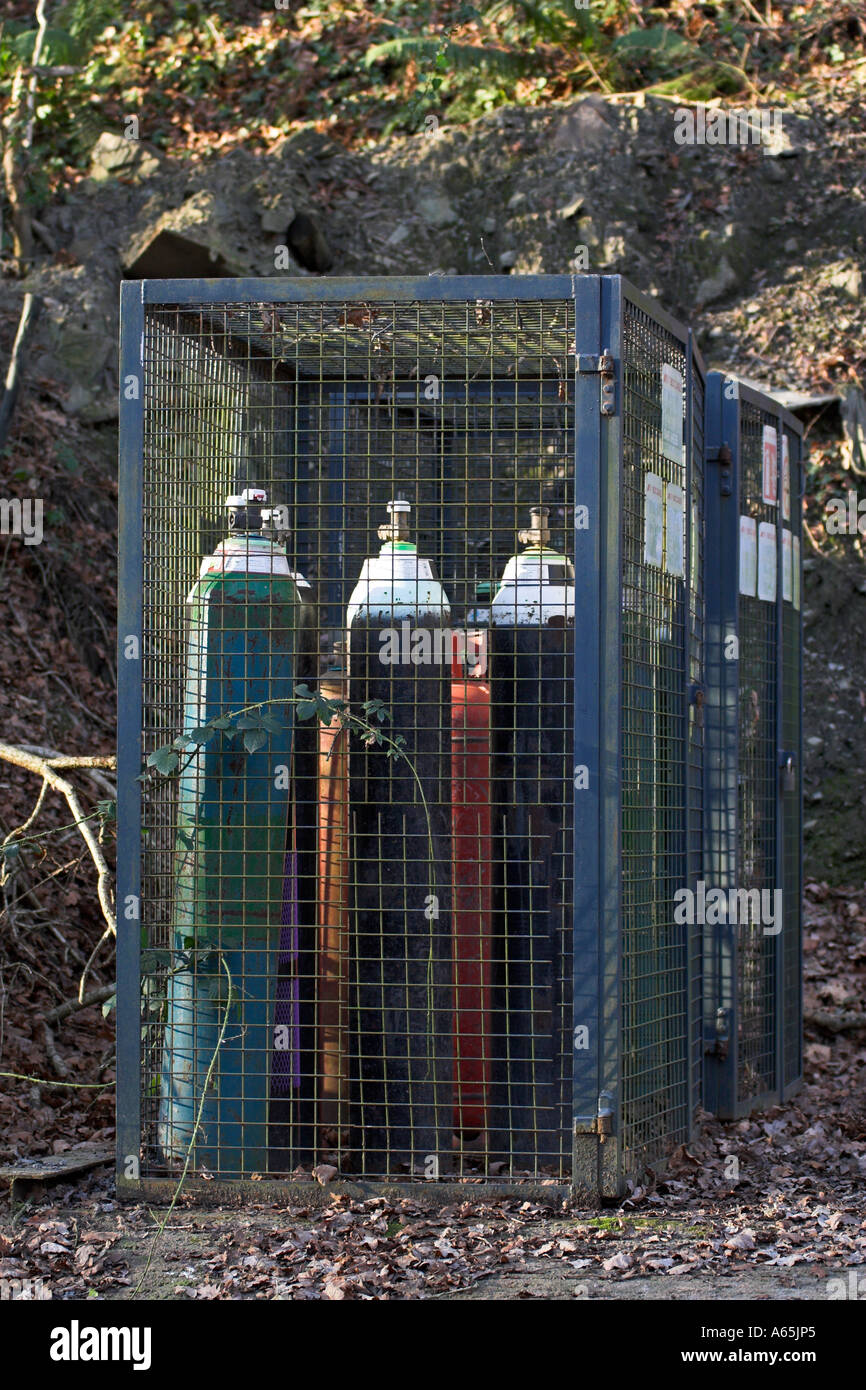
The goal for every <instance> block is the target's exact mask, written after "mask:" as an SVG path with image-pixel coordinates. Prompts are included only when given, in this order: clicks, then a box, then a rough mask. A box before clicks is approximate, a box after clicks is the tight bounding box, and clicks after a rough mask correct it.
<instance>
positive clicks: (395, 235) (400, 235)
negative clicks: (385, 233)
mask: <svg viewBox="0 0 866 1390" xmlns="http://www.w3.org/2000/svg"><path fill="white" fill-rule="evenodd" d="M408 235H409V228H408V226H407V224H406V223H405V222H398V223H397V226H396V227H395V228H394V230H393V232H392V233H391V235H390V236H389V238H388V240H387V241H386V242H385V245H386V246H399V245H400V242H401V241H405V240H406V238H407V236H408Z"/></svg>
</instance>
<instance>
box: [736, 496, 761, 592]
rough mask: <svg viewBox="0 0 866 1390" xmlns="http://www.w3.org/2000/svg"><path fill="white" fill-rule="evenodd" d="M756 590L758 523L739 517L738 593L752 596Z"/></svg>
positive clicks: (751, 517) (747, 517)
mask: <svg viewBox="0 0 866 1390" xmlns="http://www.w3.org/2000/svg"><path fill="white" fill-rule="evenodd" d="M757 590H758V524H757V522H756V521H755V518H754V517H753V516H741V517H740V593H741V594H746V595H747V596H748V597H749V598H754V597H755V594H756V593H757Z"/></svg>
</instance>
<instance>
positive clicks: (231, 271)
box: [121, 190, 253, 280]
mask: <svg viewBox="0 0 866 1390" xmlns="http://www.w3.org/2000/svg"><path fill="white" fill-rule="evenodd" d="M121 262H122V264H123V268H124V271H125V273H126V275H127V276H128V277H129V278H130V279H133V280H144V279H174V278H182V277H184V276H189V277H191V278H194V279H199V278H204V279H207V278H209V277H215V276H223V275H249V274H250V272H251V270H252V268H253V267H251V266H250V265H248V264H247V263H246V262H245V261H243V260H242V259H241V257H240V256H238V254H237V252H236V249H235V246H234V239H233V237H232V235H231V231H230V213H229V210H228V209H227V208H226V207H224V206H223V204H222V203H221V202H220V200H219V199H218V198H217V197H216V196H215V195H214V194H212V193H209V192H206V191H204V190H202V191H201V192H199V193H196V194H195V195H194V196H193V197H192V198H187V200H186V202H184V203H182V204H181V205H180V207H178V208H170V209H169V210H168V211H167V212H164V213H163V214H162V216H161V217H157V218H156V219H155V220H154V221H152V222H150V223H149V224H148V225H147V226H145V228H144V230H143V231H141V232H139V233H138V234H137V235H136V236H134V237H133V239H132V241H131V242H129V243H128V245H127V246H126V247H125V248H123V247H121Z"/></svg>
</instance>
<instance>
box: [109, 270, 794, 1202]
mask: <svg viewBox="0 0 866 1390" xmlns="http://www.w3.org/2000/svg"><path fill="white" fill-rule="evenodd" d="M121 352H122V382H121V472H120V501H121V516H120V612H119V651H120V662H119V672H120V674H119V757H118V783H119V787H118V803H119V844H118V903H119V932H118V972H119V973H118V1059H119V1082H118V1178H119V1190H120V1191H121V1192H123V1193H126V1194H129V1195H134V1196H135V1195H141V1194H144V1193H152V1194H153V1195H158V1194H159V1193H160V1192H163V1191H169V1190H171V1189H172V1187H173V1186H174V1185H175V1183H176V1181H177V1177H178V1175H179V1172H180V1171H181V1170H182V1167H183V1164H184V1163H185V1162H186V1160H187V1158H188V1159H189V1170H190V1179H189V1184H188V1185H189V1186H190V1188H191V1189H192V1190H195V1191H197V1192H199V1193H201V1194H208V1195H209V1196H210V1197H211V1198H213V1197H215V1196H219V1197H221V1198H223V1199H225V1198H226V1197H227V1196H231V1195H232V1194H234V1195H235V1196H238V1195H239V1194H242V1193H243V1192H246V1191H250V1192H253V1191H254V1192H257V1193H259V1194H260V1195H263V1194H264V1192H265V1191H266V1190H267V1188H268V1185H269V1184H270V1183H271V1182H274V1183H277V1184H279V1191H280V1192H283V1193H284V1192H285V1191H286V1185H287V1184H294V1185H299V1186H300V1190H302V1191H303V1193H304V1195H305V1196H311V1195H313V1194H319V1193H321V1191H322V1189H321V1188H320V1187H318V1185H317V1184H316V1182H315V1181H314V1176H313V1174H314V1169H315V1168H317V1167H318V1166H319V1165H320V1164H326V1165H328V1166H329V1167H331V1168H334V1169H335V1170H336V1172H337V1177H335V1178H334V1183H333V1184H332V1187H333V1186H339V1185H340V1184H341V1183H343V1184H348V1185H350V1186H351V1185H355V1187H359V1188H361V1189H362V1190H367V1189H368V1188H369V1189H371V1190H374V1191H383V1190H385V1189H386V1188H387V1189H388V1190H391V1191H394V1190H405V1191H411V1192H415V1193H418V1191H419V1190H421V1188H422V1187H423V1186H424V1185H425V1184H426V1185H428V1186H429V1187H430V1188H431V1190H434V1189H435V1193H436V1195H438V1196H442V1195H444V1194H445V1192H446V1191H447V1192H451V1191H452V1189H453V1190H454V1191H458V1192H460V1191H462V1192H465V1190H466V1187H465V1184H467V1183H474V1184H480V1185H482V1187H483V1190H484V1191H485V1192H488V1193H494V1192H498V1191H513V1190H520V1191H524V1192H529V1191H537V1192H539V1193H545V1194H547V1195H548V1196H554V1195H557V1194H563V1195H564V1194H566V1193H569V1192H571V1191H573V1190H575V1189H577V1190H579V1191H585V1192H589V1193H591V1194H593V1195H598V1194H602V1195H615V1194H617V1193H619V1192H622V1191H623V1190H624V1188H625V1186H626V1184H627V1183H628V1181H629V1180H630V1179H636V1178H637V1177H639V1176H640V1175H641V1174H642V1173H643V1172H644V1171H645V1170H646V1169H647V1168H648V1167H652V1168H657V1167H658V1166H659V1165H661V1164H663V1163H664V1160H665V1158H666V1156H667V1154H668V1153H669V1152H670V1151H671V1150H672V1149H673V1148H674V1147H676V1146H677V1145H678V1144H680V1143H682V1142H684V1141H686V1140H687V1139H688V1138H689V1136H690V1134H691V1133H692V1130H693V1124H694V1116H695V1111H696V1108H697V1106H698V1104H699V1103H700V1101H701V1086H702V1063H703V1056H702V1054H703V1047H704V1038H703V1028H702V999H703V998H704V994H705V988H704V984H703V979H702V973H703V970H704V963H705V953H704V949H703V947H704V941H703V929H702V928H701V927H700V926H699V925H694V924H689V923H686V924H682V923H681V922H679V921H678V919H677V911H676V908H677V902H678V895H679V894H680V893H681V891H682V890H683V889H684V888H685V889H688V890H690V891H694V890H696V888H697V884H698V881H699V879H700V877H701V874H702V872H703V865H704V851H705V841H706V831H707V827H706V826H705V823H704V822H705V805H706V800H705V789H704V767H705V748H704V738H705V734H706V732H707V727H706V726H705V719H704V715H705V710H706V708H707V704H708V699H705V695H708V685H707V680H706V674H705V645H706V641H705V615H704V608H705V596H704V571H705V555H704V549H705V547H704V534H705V520H704V507H705V497H706V488H705V480H704V417H705V410H704V406H705V402H704V392H705V374H704V369H703V365H702V363H701V360H700V357H699V354H698V353H697V351H696V349H695V348H694V345H693V343H692V339H691V334H690V332H689V331H688V330H687V329H685V328H683V327H682V326H681V325H679V324H678V323H676V322H675V321H674V320H672V319H671V318H669V317H668V316H667V315H666V314H664V312H663V311H662V310H660V309H659V307H658V306H657V305H656V304H655V303H654V302H653V301H651V300H649V299H647V298H645V297H644V296H642V295H640V294H639V293H638V292H637V291H635V290H634V289H633V288H632V287H631V286H629V285H628V284H627V282H625V281H623V280H622V279H621V278H620V277H616V276H575V277H571V276H536V277H510V276H483V277H454V278H451V277H441V276H431V277H427V278H424V279H409V280H405V279H387V278H386V279H368V280H362V281H358V280H341V279H303V280H288V279H276V280H250V281H244V280H226V281H170V280H168V281H141V282H131V283H128V284H126V285H124V286H123V289H122V298H121ZM792 439H793V435H792ZM260 491H262V492H264V493H265V494H266V498H264V499H262V498H261V497H260V495H259V492H260ZM228 497H231V498H232V499H233V502H232V506H231V507H230V508H229V510H228V514H227V513H226V498H228ZM262 512H264V515H262ZM407 585H408V588H407ZM374 593H375V595H376V597H375V601H374V599H373V597H372V596H373V595H374ZM788 640H789V644H790V643H791V642H792V640H793V639H792V638H791V637H790V635H789V638H788ZM386 650H387V653H388V655H387V659H386V657H385V655H384V654H385V652H386ZM786 651H787V649H786ZM791 651H793V646H792V647H791ZM785 660H788V656H787V655H786V657H785ZM792 712H793V706H792ZM148 760H150V767H149V770H147V771H144V772H143V767H144V765H145V764H146V762H147V761H148ZM163 774H166V775H163ZM794 871H795V869H794V868H792V869H791V872H794ZM787 968H789V970H790V969H791V967H790V962H789V964H788V967H787ZM790 1064H791V1066H793V1067H795V1068H796V1066H797V1065H798V1063H797V1060H796V1058H794V1059H793V1060H791V1062H790ZM248 1183H254V1184H255V1186H254V1187H250V1188H248V1187H247V1184H248Z"/></svg>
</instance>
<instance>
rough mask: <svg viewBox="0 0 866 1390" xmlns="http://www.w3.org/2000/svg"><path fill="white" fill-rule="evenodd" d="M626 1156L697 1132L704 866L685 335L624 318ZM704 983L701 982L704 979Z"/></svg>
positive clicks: (633, 1165) (641, 315) (631, 308)
mask: <svg viewBox="0 0 866 1390" xmlns="http://www.w3.org/2000/svg"><path fill="white" fill-rule="evenodd" d="M622 364H623V373H622V494H621V503H620V505H621V523H622V585H623V588H622V625H623V632H622V923H621V952H622V967H621V969H622V1049H623V1055H622V1156H621V1163H622V1168H623V1171H624V1172H626V1173H639V1172H641V1171H643V1168H644V1167H645V1166H646V1165H647V1164H653V1163H656V1164H657V1163H658V1162H659V1161H660V1160H661V1159H662V1158H663V1157H664V1156H665V1155H666V1154H667V1153H668V1152H669V1151H670V1149H671V1148H673V1147H674V1146H675V1145H676V1144H677V1143H681V1142H683V1141H685V1140H686V1139H688V1137H689V1134H690V1132H691V1127H692V1120H693V1114H694V1106H695V1101H696V1096H695V1093H694V1069H695V1036H694V1027H695V1024H694V1006H695V997H694V989H695V988H696V987H698V985H697V982H696V980H695V965H696V949H695V936H696V933H695V930H694V925H693V923H692V924H689V923H686V922H683V921H681V920H677V912H676V905H677V901H678V899H677V894H678V892H679V890H681V889H683V888H686V889H689V888H690V886H691V883H692V879H693V877H695V876H696V874H697V870H698V858H697V855H696V846H697V844H698V843H699V840H700V818H699V810H698V808H699V804H700V798H701V778H700V771H701V761H702V760H701V731H700V723H699V708H700V705H699V702H698V701H697V700H696V696H697V694H698V692H699V689H700V680H701V671H702V631H701V624H702V594H701V588H700V580H699V571H700V561H699V553H698V552H697V551H696V553H695V556H694V559H692V557H691V556H690V555H689V553H688V549H687V546H688V544H689V541H690V540H691V537H692V535H693V528H694V532H695V533H696V534H695V539H694V544H695V545H696V546H697V545H698V544H699V540H698V536H699V533H700V527H701V521H702V518H701V515H700V507H701V497H702V493H701V481H700V475H701V459H700V455H697V456H696V454H695V442H696V438H697V440H698V441H699V440H700V432H699V428H698V429H697V435H696V436H695V434H692V433H687V426H688V429H689V430H692V429H694V428H697V427H694V426H693V420H694V413H693V410H694V405H693V404H690V397H691V392H692V378H693V373H692V363H691V360H690V354H689V344H688V339H687V336H686V335H685V334H684V333H683V334H681V333H680V332H678V331H677V330H676V329H675V328H674V327H673V326H668V325H666V324H662V323H660V322H659V321H658V319H657V318H656V316H655V315H654V314H653V312H652V310H651V309H650V307H649V306H645V305H643V304H641V303H638V302H636V301H632V300H631V299H629V298H628V297H626V298H625V300H624V303H623V313H622ZM698 981H699V975H698Z"/></svg>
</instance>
